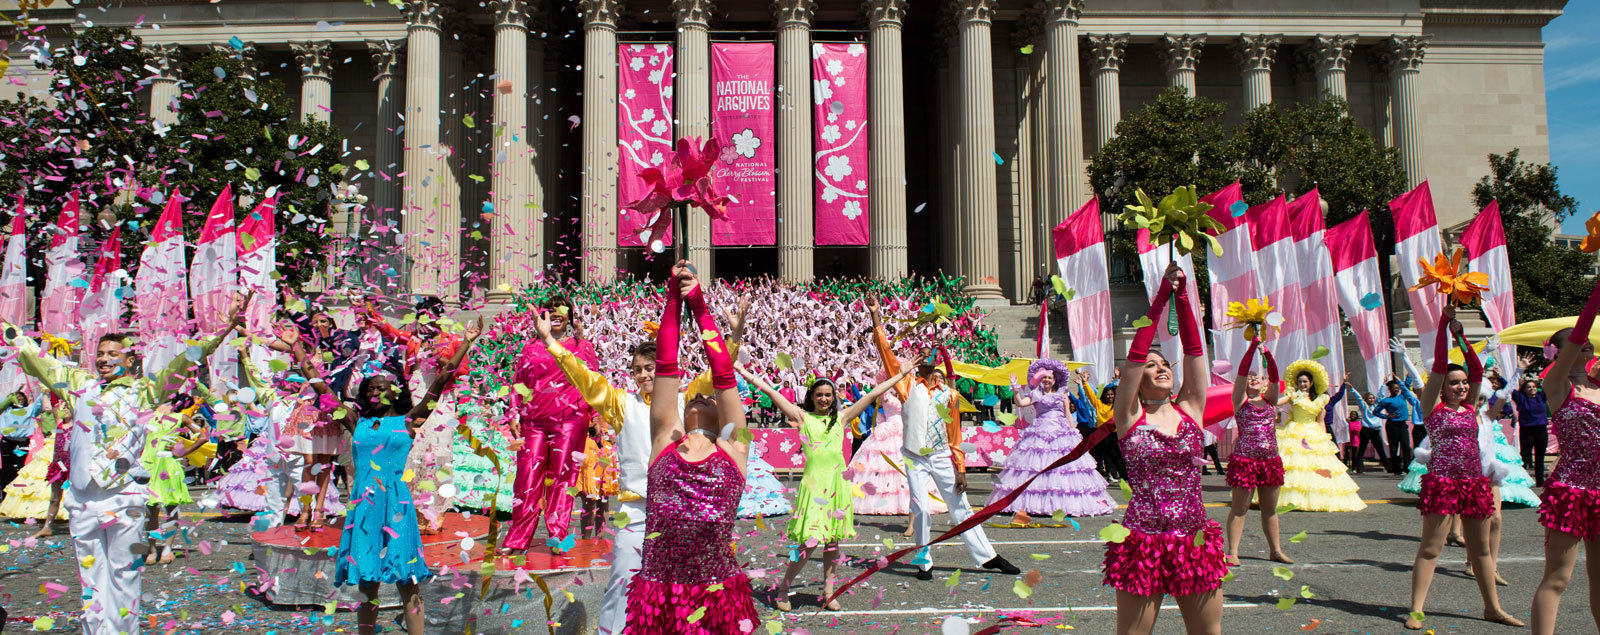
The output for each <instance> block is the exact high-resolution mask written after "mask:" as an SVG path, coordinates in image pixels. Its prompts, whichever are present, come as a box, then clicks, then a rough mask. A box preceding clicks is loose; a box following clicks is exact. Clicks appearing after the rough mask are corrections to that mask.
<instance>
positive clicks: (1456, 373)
mask: <svg viewBox="0 0 1600 635" xmlns="http://www.w3.org/2000/svg"><path fill="white" fill-rule="evenodd" d="M1452 332H1453V333H1454V334H1455V335H1456V336H1458V337H1460V336H1461V323H1460V322H1457V321H1456V311H1455V307H1454V306H1453V305H1451V304H1450V303H1449V302H1446V306H1445V308H1444V310H1443V312H1442V313H1441V315H1440V316H1439V329H1438V331H1437V334H1436V335H1435V337H1436V340H1435V343H1434V347H1433V350H1434V355H1435V356H1436V358H1435V359H1434V361H1433V369H1432V372H1430V373H1429V374H1428V383H1427V384H1426V385H1424V386H1423V387H1422V395H1421V397H1422V407H1423V409H1424V410H1425V411H1429V412H1431V413H1432V414H1430V415H1428V418H1427V421H1426V425H1427V427H1428V438H1429V439H1431V440H1432V445H1433V450H1432V452H1431V454H1429V453H1425V452H1424V451H1423V450H1421V449H1419V450H1418V451H1417V460H1418V461H1421V462H1424V463H1426V464H1427V465H1428V473H1427V474H1426V475H1424V476H1423V477H1422V499H1421V501H1420V502H1419V503H1418V505H1417V508H1418V510H1419V511H1421V512H1422V539H1421V542H1420V543H1419V544H1418V545H1417V557H1416V560H1415V561H1414V563H1413V564H1412V568H1411V612H1410V614H1409V615H1407V616H1406V628H1409V629H1411V630H1420V629H1422V626H1423V625H1422V620H1419V619H1417V616H1418V615H1422V614H1423V605H1424V604H1426V603H1427V600H1428V587H1430V586H1431V585H1432V584H1433V573H1434V569H1435V568H1436V567H1437V566H1438V561H1439V552H1440V551H1441V550H1442V549H1443V548H1444V541H1445V534H1446V533H1448V531H1449V527H1450V516H1451V515H1460V516H1461V528H1462V533H1464V534H1465V535H1466V540H1467V558H1468V561H1469V562H1470V563H1471V564H1472V570H1473V572H1474V573H1475V576H1474V577H1476V578H1477V582H1478V594H1479V595H1481V596H1483V619H1485V620H1488V621H1491V622H1499V623H1501V624H1508V625H1511V626H1522V625H1523V624H1522V622H1521V621H1520V620H1518V619H1516V618H1514V617H1512V616H1511V614H1510V613H1507V612H1506V611H1505V610H1504V609H1502V608H1500V595H1499V591H1498V590H1496V589H1495V583H1494V581H1495V561H1494V558H1493V557H1492V556H1491V555H1490V551H1489V517H1490V516H1492V515H1494V508H1495V500H1496V498H1495V492H1493V491H1492V490H1491V485H1490V483H1489V479H1488V477H1485V476H1484V475H1483V465H1482V463H1481V462H1480V461H1479V456H1478V419H1477V412H1476V410H1475V409H1474V408H1473V401H1472V399H1475V398H1476V395H1477V394H1478V389H1479V387H1480V385H1481V384H1482V383H1483V361H1482V360H1480V359H1478V354H1477V352H1476V351H1474V350H1472V349H1471V348H1470V347H1468V346H1466V343H1467V342H1466V339H1465V338H1461V344H1462V349H1461V352H1462V356H1463V357H1464V359H1465V360H1466V363H1467V367H1466V368H1462V367H1460V366H1457V365H1455V364H1451V363H1450V356H1449V353H1450V339H1449V338H1450V334H1451V333H1452Z"/></svg>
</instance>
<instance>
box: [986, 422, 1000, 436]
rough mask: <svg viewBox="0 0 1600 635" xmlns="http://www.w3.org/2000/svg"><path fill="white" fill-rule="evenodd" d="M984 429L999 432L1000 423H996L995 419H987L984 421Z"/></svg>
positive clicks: (990, 432) (989, 431)
mask: <svg viewBox="0 0 1600 635" xmlns="http://www.w3.org/2000/svg"><path fill="white" fill-rule="evenodd" d="M983 431H984V432H987V433H989V434H994V433H996V432H999V431H1000V424H998V423H995V422H993V421H985V422H983Z"/></svg>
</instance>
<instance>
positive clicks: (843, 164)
mask: <svg viewBox="0 0 1600 635" xmlns="http://www.w3.org/2000/svg"><path fill="white" fill-rule="evenodd" d="M811 77H812V78H813V80H812V84H813V86H812V89H811V90H812V96H813V97H814V99H813V100H812V103H813V104H815V106H814V108H813V109H812V119H811V127H812V129H813V131H814V133H815V136H814V137H813V141H812V142H813V143H814V144H815V145H816V160H815V163H816V166H815V167H814V169H813V170H812V171H813V172H814V173H815V174H813V178H814V179H815V180H816V184H817V201H816V203H817V244H818V245H865V244H867V243H868V242H869V238H870V237H871V231H870V230H871V225H870V224H869V223H868V220H869V217H868V215H867V207H868V201H867V181H869V180H870V174H871V172H869V171H868V166H867V161H868V157H869V156H870V155H869V154H868V152H867V150H868V148H867V139H868V138H869V136H868V134H867V87H868V86H870V85H871V84H872V82H871V80H869V79H868V78H867V45H865V44H862V43H860V42H852V43H842V42H841V43H827V44H824V43H817V44H812V45H811Z"/></svg>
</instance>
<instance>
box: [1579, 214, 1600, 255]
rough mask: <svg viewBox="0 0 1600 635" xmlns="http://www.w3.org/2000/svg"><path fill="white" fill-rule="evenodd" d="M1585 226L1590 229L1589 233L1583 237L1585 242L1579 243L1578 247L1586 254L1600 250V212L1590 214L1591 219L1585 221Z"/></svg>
mask: <svg viewBox="0 0 1600 635" xmlns="http://www.w3.org/2000/svg"><path fill="white" fill-rule="evenodd" d="M1583 227H1584V229H1587V230H1589V235H1588V236H1584V237H1583V243H1582V244H1580V245H1578V249H1580V250H1582V251H1583V253H1586V254H1592V253H1594V252H1597V251H1600V212H1595V213H1594V216H1590V217H1589V220H1587V221H1585V222H1584V223H1583Z"/></svg>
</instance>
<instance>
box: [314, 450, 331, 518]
mask: <svg viewBox="0 0 1600 635" xmlns="http://www.w3.org/2000/svg"><path fill="white" fill-rule="evenodd" d="M316 459H317V465H321V466H322V470H321V472H320V473H318V474H317V495H316V496H315V497H314V499H313V501H312V507H311V527H312V528H318V527H321V526H322V525H323V520H322V510H323V509H324V506H325V505H326V504H327V500H328V486H329V481H332V480H333V463H334V462H333V455H331V454H318V455H316Z"/></svg>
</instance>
